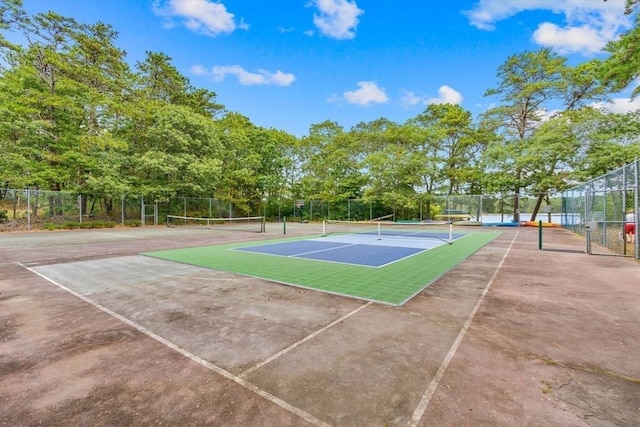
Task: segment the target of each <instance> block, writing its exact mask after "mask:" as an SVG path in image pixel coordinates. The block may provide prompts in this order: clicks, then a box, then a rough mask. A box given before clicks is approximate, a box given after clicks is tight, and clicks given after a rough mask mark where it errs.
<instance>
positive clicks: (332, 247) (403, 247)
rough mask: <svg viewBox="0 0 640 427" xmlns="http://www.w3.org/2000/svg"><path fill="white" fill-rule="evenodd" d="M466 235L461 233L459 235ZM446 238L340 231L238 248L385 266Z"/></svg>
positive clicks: (320, 259)
mask: <svg viewBox="0 0 640 427" xmlns="http://www.w3.org/2000/svg"><path fill="white" fill-rule="evenodd" d="M462 236H464V235H462V234H458V235H456V236H454V239H455V238H460V237H462ZM446 244H447V241H445V240H444V239H438V238H433V239H415V238H414V239H407V238H393V237H391V238H390V237H386V238H384V239H376V238H375V237H372V236H358V235H336V236H327V237H321V238H313V239H307V240H298V241H292V242H281V243H270V244H265V245H259V246H248V247H241V248H235V249H234V250H237V251H243V252H253V253H260V254H267V255H275V256H283V257H291V258H304V259H310V260H317V261H325V262H334V263H341V264H351V265H360V266H366V267H384V266H385V265H388V264H391V263H394V262H397V261H400V260H403V259H405V258H408V257H410V256H412V255H416V254H418V253H420V252H424V251H427V250H429V249H432V248H435V247H438V246H441V245H446Z"/></svg>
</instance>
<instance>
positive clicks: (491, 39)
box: [23, 0, 640, 137]
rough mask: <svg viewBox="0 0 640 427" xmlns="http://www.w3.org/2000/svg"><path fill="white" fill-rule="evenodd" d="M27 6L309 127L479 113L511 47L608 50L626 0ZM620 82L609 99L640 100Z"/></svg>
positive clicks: (223, 97)
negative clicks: (436, 108)
mask: <svg viewBox="0 0 640 427" xmlns="http://www.w3.org/2000/svg"><path fill="white" fill-rule="evenodd" d="M23 6H24V8H25V10H26V11H27V12H28V13H29V14H34V13H37V12H45V11H48V10H51V11H54V12H57V13H59V14H61V15H63V16H67V17H73V18H75V19H76V20H78V21H79V22H82V23H95V22H98V21H102V22H104V23H107V24H110V25H111V26H112V27H113V28H114V29H115V30H116V31H117V32H118V33H119V37H118V39H117V41H116V44H117V45H118V47H120V48H122V49H124V50H125V51H126V52H127V59H128V61H129V62H130V63H131V64H132V65H133V64H135V62H136V61H139V60H143V59H144V57H145V52H146V51H154V52H164V53H165V54H167V55H168V56H170V57H171V58H172V59H173V65H174V66H176V67H177V68H178V69H179V70H180V72H181V73H183V74H184V75H185V76H186V77H188V78H189V80H190V81H191V83H192V84H193V85H194V86H196V87H203V88H207V89H209V90H212V91H214V92H215V93H216V94H217V95H218V102H220V103H222V104H223V105H225V106H226V107H227V108H228V109H229V110H231V111H235V112H238V113H241V114H243V115H245V116H247V117H248V118H249V119H250V120H251V121H252V122H253V123H254V124H256V125H258V126H264V127H273V128H276V129H281V130H284V131H287V132H289V133H291V134H293V135H295V136H298V137H301V136H304V135H307V134H308V132H309V127H310V126H311V125H312V124H316V123H321V122H323V121H325V120H331V121H334V122H337V123H338V124H339V125H341V126H343V127H344V128H345V130H348V129H349V128H351V127H352V126H354V125H356V124H358V123H359V122H369V121H372V120H375V119H377V118H380V117H385V118H387V119H389V120H392V121H395V122H397V123H403V122H404V121H406V120H408V119H410V118H412V117H415V116H416V115H417V114H419V113H420V112H422V111H423V110H424V109H425V108H426V106H427V105H428V104H429V103H437V102H449V103H453V104H459V105H461V106H462V107H464V108H465V109H467V110H469V111H471V113H472V114H473V116H474V117H477V115H478V114H480V113H482V112H483V111H485V110H486V109H487V108H489V107H490V106H491V103H492V102H494V100H493V99H492V98H485V97H484V96H483V95H484V93H485V91H486V90H487V89H489V88H492V87H495V86H496V84H497V79H496V71H497V69H498V67H499V66H500V65H501V64H502V63H503V62H504V61H505V60H506V59H507V57H508V56H510V55H513V54H516V53H520V52H523V51H525V50H536V49H539V48H541V47H545V46H546V47H551V48H553V49H554V50H555V51H557V52H558V53H560V54H562V55H565V56H567V57H568V58H569V62H570V63H571V64H577V63H580V62H582V61H587V60H590V59H593V58H605V57H606V55H605V54H603V53H602V52H601V49H602V47H603V46H604V45H605V44H606V42H608V41H610V40H612V39H615V38H616V37H617V36H619V35H620V34H621V33H623V32H625V31H627V30H628V29H629V28H630V27H631V24H632V19H631V18H630V17H627V16H624V15H623V11H624V0H608V1H607V2H604V1H603V0H460V1H453V0H448V1H447V0H445V1H442V0H440V1H429V0H217V1H214V0H46V1H45V0H23ZM629 93H630V90H627V91H625V92H623V93H620V94H616V95H615V97H614V98H615V99H614V103H613V104H610V105H609V106H608V108H610V109H612V110H614V111H619V112H623V111H629V110H636V109H638V108H640V102H639V100H637V99H636V100H633V101H630V100H629V99H628V96H629Z"/></svg>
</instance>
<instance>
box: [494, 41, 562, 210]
mask: <svg viewBox="0 0 640 427" xmlns="http://www.w3.org/2000/svg"><path fill="white" fill-rule="evenodd" d="M565 62H566V59H565V58H563V57H560V56H558V55H557V54H555V53H553V51H552V50H551V49H548V48H545V49H541V50H539V51H536V52H524V53H521V54H517V55H512V56H510V57H509V58H508V59H507V61H506V62H505V63H504V64H502V65H501V66H500V67H498V87H497V88H495V89H489V90H487V91H486V92H485V96H498V100H499V101H500V102H501V104H502V105H501V106H499V107H496V108H493V109H491V110H489V111H488V112H487V113H486V114H485V115H484V120H485V122H486V123H487V124H489V125H490V126H491V127H493V128H494V129H495V130H496V131H499V130H502V132H503V135H504V137H505V143H506V144H507V147H495V146H494V147H492V149H491V150H490V152H489V153H490V158H493V159H494V162H493V164H494V165H495V166H496V167H498V168H500V169H503V171H504V172H505V173H507V174H511V175H512V176H513V179H510V180H508V181H507V182H508V184H510V185H512V187H511V188H510V189H511V190H512V191H513V193H514V200H513V209H514V213H513V219H514V221H520V206H519V197H520V190H521V189H522V188H524V187H526V186H527V184H528V182H527V181H526V180H525V177H524V176H523V171H522V167H521V165H520V164H519V163H518V162H516V161H514V159H515V158H517V156H518V153H520V152H521V151H522V150H523V149H524V148H525V146H526V144H527V143H528V139H529V137H530V136H531V134H532V132H533V130H534V129H535V128H536V127H537V126H538V125H539V124H540V123H541V122H542V120H543V118H544V116H543V114H542V113H543V112H544V107H545V103H546V102H548V100H549V99H553V98H557V97H558V95H559V94H560V90H561V87H562V84H563V71H564V69H565Z"/></svg>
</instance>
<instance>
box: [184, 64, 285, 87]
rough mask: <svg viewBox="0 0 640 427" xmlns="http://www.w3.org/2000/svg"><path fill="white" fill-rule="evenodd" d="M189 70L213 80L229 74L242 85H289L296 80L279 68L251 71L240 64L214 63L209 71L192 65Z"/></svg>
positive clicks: (218, 79)
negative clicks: (272, 70) (271, 70)
mask: <svg viewBox="0 0 640 427" xmlns="http://www.w3.org/2000/svg"><path fill="white" fill-rule="evenodd" d="M191 72H192V73H193V74H195V75H197V76H204V75H206V76H211V79H212V80H213V81H215V82H221V81H223V80H224V79H225V78H226V77H227V76H229V75H232V76H236V78H237V79H238V83H240V84H241V85H243V86H252V85H271V86H289V85H291V84H292V83H293V82H294V81H295V80H296V77H295V76H294V75H293V74H291V73H284V72H282V71H280V70H277V71H276V72H270V71H267V70H262V69H260V70H257V71H256V72H253V73H252V72H250V71H247V70H245V69H244V68H242V67H241V66H240V65H216V66H215V67H213V68H212V69H211V71H209V70H207V69H206V68H205V67H203V66H202V65H194V66H193V67H191Z"/></svg>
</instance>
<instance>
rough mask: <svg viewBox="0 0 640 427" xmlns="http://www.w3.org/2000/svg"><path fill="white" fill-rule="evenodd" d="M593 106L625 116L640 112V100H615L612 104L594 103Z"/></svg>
mask: <svg viewBox="0 0 640 427" xmlns="http://www.w3.org/2000/svg"><path fill="white" fill-rule="evenodd" d="M591 106H592V107H594V108H598V109H602V110H605V111H608V112H610V113H618V114H624V113H630V112H632V111H638V110H640V99H639V98H634V99H631V98H614V99H612V100H611V101H610V102H594V103H593V104H591Z"/></svg>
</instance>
